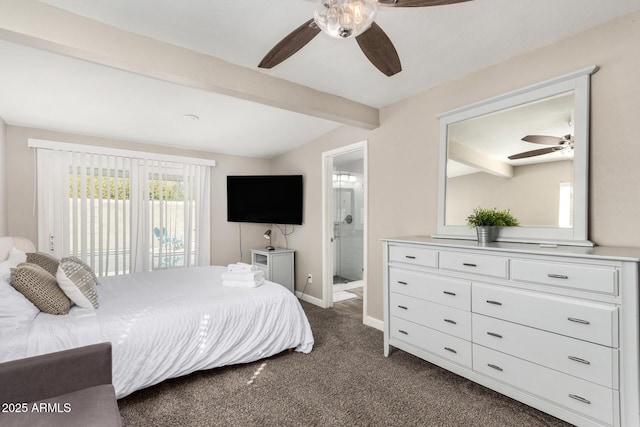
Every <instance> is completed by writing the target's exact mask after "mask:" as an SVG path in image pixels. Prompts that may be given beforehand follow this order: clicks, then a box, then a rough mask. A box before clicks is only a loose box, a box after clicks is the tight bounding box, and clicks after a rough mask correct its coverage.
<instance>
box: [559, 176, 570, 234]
mask: <svg viewBox="0 0 640 427" xmlns="http://www.w3.org/2000/svg"><path fill="white" fill-rule="evenodd" d="M559 193H560V200H559V203H558V205H559V208H558V227H561V228H571V227H573V203H572V202H573V186H572V185H571V183H570V182H561V183H560V189H559Z"/></svg>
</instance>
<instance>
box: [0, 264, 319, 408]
mask: <svg viewBox="0 0 640 427" xmlns="http://www.w3.org/2000/svg"><path fill="white" fill-rule="evenodd" d="M224 271H226V267H199V268H190V269H176V270H162V271H154V272H149V273H134V274H130V275H126V276H115V277H109V278H101V279H100V283H101V285H100V286H98V297H99V302H100V308H99V309H98V310H89V309H82V308H79V307H77V306H74V307H73V308H72V310H71V312H70V313H69V314H68V315H66V316H53V315H48V314H45V313H40V314H39V315H38V316H37V317H36V318H35V319H34V321H33V322H32V324H31V326H30V327H28V328H25V329H28V330H27V331H26V332H25V331H17V332H20V333H17V334H15V336H13V337H12V338H11V339H12V341H11V346H9V347H8V348H7V351H8V352H9V353H13V354H12V355H11V354H10V355H7V354H2V352H0V355H1V356H2V357H0V359H5V360H9V359H14V358H19V357H25V356H32V355H37V354H42V353H48V352H52V351H58V350H62V349H66V348H72V347H77V346H81V345H87V344H92V343H96V342H103V341H110V342H111V343H112V345H113V383H114V386H115V389H116V394H117V395H118V397H119V398H120V397H123V396H126V395H128V394H130V393H132V392H134V391H135V390H139V389H141V388H144V387H148V386H150V385H153V384H156V383H159V382H161V381H163V380H165V379H167V378H173V377H177V376H181V375H185V374H188V373H190V372H194V371H197V370H201V369H210V368H214V367H219V366H225V365H231V364H237V363H246V362H251V361H255V360H258V359H261V358H264V357H268V356H271V355H273V354H277V353H279V352H281V351H283V350H286V349H289V348H295V349H296V350H297V351H300V352H303V353H308V352H310V351H311V349H312V347H313V342H314V341H313V335H312V333H311V328H310V326H309V322H308V320H307V318H306V316H305V314H304V311H303V310H302V307H301V306H300V303H299V302H298V300H297V298H296V297H295V296H294V295H293V294H292V293H291V292H290V291H288V290H287V289H286V288H284V287H283V286H281V285H278V284H275V283H272V282H265V283H264V284H263V285H262V286H259V287H257V288H228V287H224V286H222V282H221V280H220V274H221V273H222V272H224ZM25 336H26V338H25ZM7 338H9V337H7ZM24 341H26V351H25V346H24V344H25V343H24ZM6 344H9V342H7V343H6ZM11 348H12V349H11ZM7 358H8V359H7Z"/></svg>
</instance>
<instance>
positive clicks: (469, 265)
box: [462, 262, 477, 267]
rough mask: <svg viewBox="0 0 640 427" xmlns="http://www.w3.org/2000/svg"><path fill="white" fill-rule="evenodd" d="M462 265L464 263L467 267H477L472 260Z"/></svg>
mask: <svg viewBox="0 0 640 427" xmlns="http://www.w3.org/2000/svg"><path fill="white" fill-rule="evenodd" d="M462 265H464V266H465V267H477V265H476V264H473V263H471V262H463V263H462Z"/></svg>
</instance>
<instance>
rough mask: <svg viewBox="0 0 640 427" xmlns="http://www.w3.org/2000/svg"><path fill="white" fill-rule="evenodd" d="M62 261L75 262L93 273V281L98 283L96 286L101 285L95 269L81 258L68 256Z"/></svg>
mask: <svg viewBox="0 0 640 427" xmlns="http://www.w3.org/2000/svg"><path fill="white" fill-rule="evenodd" d="M60 261H71V262H75V263H76V264H80V265H81V266H82V268H84V269H85V270H86V271H88V272H89V273H91V275H92V276H93V279H94V280H95V281H96V285H99V284H100V282H98V276H96V273H95V271H93V269H92V268H91V267H90V266H89V264H87V263H86V262H84V261H82V260H81V259H80V258H78V257H75V256H66V257H63V258H62V259H61V260H60ZM54 276H55V274H54Z"/></svg>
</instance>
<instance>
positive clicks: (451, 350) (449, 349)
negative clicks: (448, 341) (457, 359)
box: [444, 347, 458, 354]
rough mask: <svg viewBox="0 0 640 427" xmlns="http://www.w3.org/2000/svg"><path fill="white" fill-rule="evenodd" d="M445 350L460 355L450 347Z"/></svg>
mask: <svg viewBox="0 0 640 427" xmlns="http://www.w3.org/2000/svg"><path fill="white" fill-rule="evenodd" d="M444 349H445V350H447V351H450V352H451V353H453V354H458V352H457V351H455V350H454V349H452V348H450V347H445V348H444Z"/></svg>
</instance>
